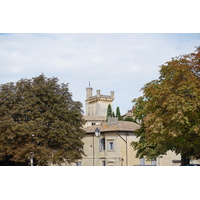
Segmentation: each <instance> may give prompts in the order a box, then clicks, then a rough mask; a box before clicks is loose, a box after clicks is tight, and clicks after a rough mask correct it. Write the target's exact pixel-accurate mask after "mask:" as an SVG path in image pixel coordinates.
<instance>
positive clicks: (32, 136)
mask: <svg viewBox="0 0 200 200" xmlns="http://www.w3.org/2000/svg"><path fill="white" fill-rule="evenodd" d="M34 136H35V135H34V134H32V135H31V139H32V142H33V138H34ZM33 156H34V153H33V152H30V163H31V166H33Z"/></svg>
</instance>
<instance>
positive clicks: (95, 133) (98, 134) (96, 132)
mask: <svg viewBox="0 0 200 200" xmlns="http://www.w3.org/2000/svg"><path fill="white" fill-rule="evenodd" d="M94 135H96V137H100V135H101V131H100V130H99V129H98V128H96V129H95V131H94ZM94 135H93V166H95V164H94Z"/></svg>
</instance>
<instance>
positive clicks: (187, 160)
mask: <svg viewBox="0 0 200 200" xmlns="http://www.w3.org/2000/svg"><path fill="white" fill-rule="evenodd" d="M189 164H190V158H189V157H188V156H186V155H185V154H181V166H186V165H189Z"/></svg>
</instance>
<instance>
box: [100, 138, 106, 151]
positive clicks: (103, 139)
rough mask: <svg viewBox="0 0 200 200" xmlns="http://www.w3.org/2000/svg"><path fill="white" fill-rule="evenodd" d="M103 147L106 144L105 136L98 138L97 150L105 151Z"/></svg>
mask: <svg viewBox="0 0 200 200" xmlns="http://www.w3.org/2000/svg"><path fill="white" fill-rule="evenodd" d="M105 148H106V146H105V138H102V139H100V142H99V150H100V151H105Z"/></svg>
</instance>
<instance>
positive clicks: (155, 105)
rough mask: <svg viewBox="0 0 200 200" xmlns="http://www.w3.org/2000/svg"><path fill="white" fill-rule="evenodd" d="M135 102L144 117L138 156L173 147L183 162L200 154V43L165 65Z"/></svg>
mask: <svg viewBox="0 0 200 200" xmlns="http://www.w3.org/2000/svg"><path fill="white" fill-rule="evenodd" d="M143 93H144V95H143V96H142V97H140V98H138V99H136V100H134V102H135V103H136V105H135V110H134V114H135V116H136V118H138V119H139V120H140V123H141V128H140V129H139V130H138V131H137V136H138V137H140V140H139V142H133V143H132V146H133V147H134V149H136V150H138V154H137V155H138V156H140V157H142V156H146V157H147V158H153V157H157V156H158V155H159V154H165V153H166V152H167V151H168V150H172V151H174V152H175V153H177V154H179V153H180V154H181V157H182V165H185V164H187V163H188V162H189V160H190V159H191V158H192V157H193V158H196V159H198V158H200V148H199V147H200V47H198V48H197V49H196V51H195V52H194V53H191V54H188V55H183V56H179V57H176V58H172V60H171V61H169V62H167V63H165V64H164V65H162V66H161V69H160V77H159V78H158V79H157V80H154V81H151V82H150V83H147V84H146V85H145V86H144V88H143Z"/></svg>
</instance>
